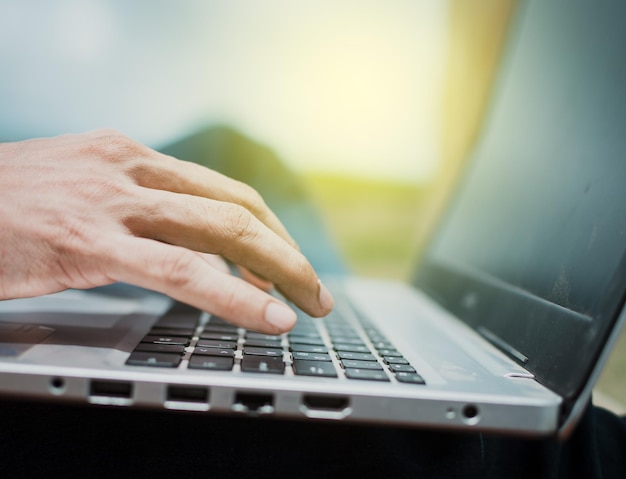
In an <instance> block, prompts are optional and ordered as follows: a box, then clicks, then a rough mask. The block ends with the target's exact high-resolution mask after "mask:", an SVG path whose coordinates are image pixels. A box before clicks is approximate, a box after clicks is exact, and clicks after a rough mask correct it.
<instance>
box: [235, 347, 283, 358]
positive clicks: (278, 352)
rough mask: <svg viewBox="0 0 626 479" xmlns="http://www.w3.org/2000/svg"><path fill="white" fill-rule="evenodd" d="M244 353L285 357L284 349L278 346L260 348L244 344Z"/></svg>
mask: <svg viewBox="0 0 626 479" xmlns="http://www.w3.org/2000/svg"><path fill="white" fill-rule="evenodd" d="M243 354H245V355H250V356H273V357H276V358H278V357H280V358H282V357H283V350H282V349H278V348H258V347H255V346H244V348H243Z"/></svg>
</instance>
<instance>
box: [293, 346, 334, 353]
mask: <svg viewBox="0 0 626 479" xmlns="http://www.w3.org/2000/svg"><path fill="white" fill-rule="evenodd" d="M289 349H291V350H292V351H298V352H304V353H327V352H328V348H327V347H326V346H315V345H312V344H292V345H291V346H290V347H289Z"/></svg>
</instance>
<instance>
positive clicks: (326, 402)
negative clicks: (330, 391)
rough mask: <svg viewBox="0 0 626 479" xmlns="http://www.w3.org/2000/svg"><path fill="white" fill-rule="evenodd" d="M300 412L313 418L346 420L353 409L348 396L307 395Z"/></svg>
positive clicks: (304, 396) (303, 399)
mask: <svg viewBox="0 0 626 479" xmlns="http://www.w3.org/2000/svg"><path fill="white" fill-rule="evenodd" d="M300 411H302V412H303V413H304V414H305V415H306V416H307V417H311V418H317V419H344V418H345V417H347V416H349V415H350V414H351V413H352V408H351V406H350V398H349V397H347V396H331V395H322V394H305V395H303V396H302V405H301V406H300Z"/></svg>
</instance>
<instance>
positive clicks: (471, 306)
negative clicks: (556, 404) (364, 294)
mask: <svg viewBox="0 0 626 479" xmlns="http://www.w3.org/2000/svg"><path fill="white" fill-rule="evenodd" d="M625 15H626V3H623V2H610V4H609V2H594V3H593V4H592V3H585V2H578V3H575V4H574V3H571V2H556V1H546V2H544V1H542V2H527V3H526V4H524V5H522V6H521V7H520V8H519V10H518V12H517V17H516V21H515V25H514V27H513V29H512V33H511V36H510V41H509V45H508V47H507V50H506V54H505V58H504V60H503V64H502V70H501V73H500V77H499V80H498V84H497V88H496V90H495V94H494V97H493V103H492V106H491V112H490V114H489V115H488V118H487V121H486V123H485V125H484V130H483V134H482V138H481V141H480V142H479V144H478V145H477V148H476V150H475V152H474V155H473V157H472V158H471V159H470V162H469V166H468V172H467V177H466V178H465V181H464V182H463V184H462V185H461V188H460V191H459V193H458V194H457V196H456V198H455V199H454V201H453V204H452V206H451V208H450V211H449V214H448V216H447V217H446V218H445V220H444V222H443V225H442V228H441V229H440V231H439V232H438V234H437V235H436V236H435V238H434V241H433V242H432V245H431V247H430V249H429V251H428V253H427V255H426V257H425V259H424V261H423V264H422V265H421V268H420V270H419V272H418V276H417V280H416V281H417V283H418V285H419V286H420V287H421V288H423V289H426V290H427V291H429V292H430V293H431V294H432V295H433V297H434V298H435V299H437V300H439V301H440V302H441V303H442V304H443V305H444V306H445V307H446V308H448V309H450V310H451V311H453V312H454V313H455V314H457V315H458V316H459V317H461V318H462V319H463V320H465V321H466V322H468V323H469V324H470V325H472V326H473V327H474V328H476V329H477V330H478V331H479V332H480V333H481V334H483V336H485V337H486V338H487V339H489V340H490V341H491V342H492V343H494V344H495V345H496V346H498V347H500V348H501V349H502V350H504V351H505V352H507V353H508V354H509V355H510V356H511V357H513V358H515V359H516V360H517V361H518V362H520V363H522V364H524V365H525V366H526V367H527V368H528V369H529V370H530V371H532V372H533V373H534V374H535V375H536V377H537V379H538V380H539V381H540V382H542V383H544V384H546V385H547V386H548V387H551V388H552V389H553V390H555V391H556V392H558V393H560V394H561V395H563V396H565V397H566V399H567V398H572V397H573V396H574V395H575V394H576V393H577V391H578V390H580V388H581V387H582V386H583V385H584V381H585V379H586V376H587V375H588V373H589V372H590V368H591V367H592V366H593V363H594V361H595V360H596V358H597V356H598V354H599V352H600V351H601V348H602V345H603V343H604V341H605V339H606V336H607V335H608V333H609V331H610V327H611V325H612V324H613V322H614V320H615V319H616V316H617V314H618V313H619V311H620V309H621V306H622V303H623V300H624V290H625V287H626V207H625V205H626V187H625V180H626V89H625V87H624V86H625V85H626V29H624V28H623V26H622V24H621V23H622V20H621V19H623V18H625Z"/></svg>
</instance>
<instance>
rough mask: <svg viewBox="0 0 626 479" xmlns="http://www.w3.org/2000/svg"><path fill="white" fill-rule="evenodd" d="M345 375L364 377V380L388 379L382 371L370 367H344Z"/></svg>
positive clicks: (351, 377)
mask: <svg viewBox="0 0 626 479" xmlns="http://www.w3.org/2000/svg"><path fill="white" fill-rule="evenodd" d="M346 377H347V378H348V379H364V380H366V381H389V378H388V377H387V375H386V374H385V373H384V372H383V371H375V370H372V369H357V368H348V369H346Z"/></svg>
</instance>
